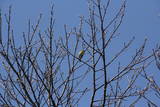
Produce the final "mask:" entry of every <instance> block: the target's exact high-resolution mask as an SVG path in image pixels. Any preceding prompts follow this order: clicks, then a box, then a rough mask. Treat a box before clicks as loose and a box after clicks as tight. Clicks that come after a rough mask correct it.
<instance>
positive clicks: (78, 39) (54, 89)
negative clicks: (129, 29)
mask: <svg viewBox="0 0 160 107" xmlns="http://www.w3.org/2000/svg"><path fill="white" fill-rule="evenodd" d="M111 2H112V1H111V0H89V1H88V4H89V5H88V10H89V16H88V18H86V17H83V16H81V17H80V24H79V26H77V27H74V28H73V29H71V30H69V29H68V27H67V25H64V32H65V33H64V36H62V37H56V36H55V35H54V32H55V30H54V23H55V19H54V9H53V7H52V9H51V13H50V21H49V26H48V27H46V30H45V31H42V30H41V29H40V27H39V26H40V24H41V19H42V18H43V17H42V16H43V15H42V14H41V15H40V16H39V18H38V20H37V24H36V25H32V24H31V21H30V20H29V21H28V29H27V32H23V35H22V38H21V40H23V42H16V40H17V39H16V36H15V35H16V34H14V29H13V28H12V26H11V25H12V18H11V13H12V12H11V7H10V8H9V13H8V15H7V14H6V15H5V22H6V23H7V32H8V34H7V39H6V38H4V36H5V37H6V35H3V32H2V31H1V29H2V15H1V14H0V55H1V63H0V64H1V65H0V66H1V67H3V69H2V71H1V75H0V85H1V88H0V104H1V105H3V106H4V105H5V106H7V107H8V106H9V107H12V106H16V107H23V106H24V107H28V106H33V107H43V106H48V107H59V106H60V107H63V106H65V107H75V106H79V104H80V103H82V102H81V100H82V99H85V97H86V96H87V95H89V96H90V99H88V101H90V103H89V106H90V107H109V106H114V107H121V106H124V105H126V104H128V105H129V106H131V107H134V106H135V104H137V103H138V102H140V100H141V99H143V100H144V101H145V102H146V103H147V104H148V106H149V107H152V106H155V107H157V105H156V104H155V103H154V101H152V100H151V99H150V98H149V97H147V96H146V95H147V93H149V92H150V91H149V90H153V91H154V92H156V93H157V94H158V95H159V87H158V85H156V82H155V81H154V78H151V77H150V76H149V75H148V74H147V73H146V68H147V67H148V66H149V65H151V64H152V62H153V61H156V62H157V58H159V54H157V52H158V51H153V53H150V54H148V55H146V54H145V46H146V43H147V39H145V40H144V42H143V43H142V45H141V46H140V47H139V48H138V49H137V50H136V51H135V53H133V55H132V56H131V57H130V59H125V60H128V62H127V64H123V62H124V61H123V60H120V58H121V56H122V55H124V54H125V55H127V50H128V49H129V48H130V46H131V45H132V43H133V41H134V37H133V38H132V39H131V40H130V41H128V42H127V43H124V45H123V47H121V49H117V53H115V54H113V53H112V50H111V49H109V48H110V47H112V45H113V44H114V43H115V42H113V41H114V39H115V38H120V34H119V33H118V30H119V28H120V26H121V24H122V22H123V18H124V16H125V9H126V1H122V2H121V6H120V8H119V10H118V11H117V13H116V14H115V16H113V17H112V19H107V18H108V15H109V8H110V3H111ZM3 22H4V20H3ZM79 52H83V55H82V54H81V56H80V57H79V56H78V53H79ZM157 55H158V56H157ZM158 67H159V66H158ZM142 78H143V79H144V81H145V85H144V86H140V85H139V84H137V81H141V79H142ZM130 98H132V100H129V99H130ZM126 100H128V101H129V102H128V103H126Z"/></svg>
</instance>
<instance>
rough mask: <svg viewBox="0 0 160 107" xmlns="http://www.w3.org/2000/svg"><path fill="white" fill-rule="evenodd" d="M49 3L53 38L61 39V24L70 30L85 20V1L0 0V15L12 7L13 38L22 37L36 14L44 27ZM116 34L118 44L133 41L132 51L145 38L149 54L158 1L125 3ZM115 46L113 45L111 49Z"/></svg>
mask: <svg viewBox="0 0 160 107" xmlns="http://www.w3.org/2000/svg"><path fill="white" fill-rule="evenodd" d="M51 3H54V4H55V18H56V24H55V29H56V34H57V35H63V33H64V30H63V25H64V24H67V25H68V26H69V27H70V28H72V27H74V26H77V25H78V24H79V18H78V16H81V15H83V16H86V17H87V16H88V12H87V11H88V10H87V2H86V0H54V1H53V0H0V6H1V8H2V11H3V12H7V10H8V7H9V5H12V7H13V13H12V14H13V19H14V25H13V26H14V27H15V33H16V34H22V32H23V31H25V29H26V24H27V20H28V19H31V21H32V22H34V21H35V20H36V19H38V15H39V14H40V13H42V14H43V23H42V28H43V27H44V26H46V23H47V22H48V21H49V20H48V18H49V14H48V13H49V12H50V7H51ZM115 6H117V4H116V3H115ZM119 32H120V34H121V40H120V41H119V42H120V43H123V42H124V41H128V40H130V39H131V37H132V36H135V37H136V39H135V42H134V44H135V45H134V46H133V48H137V47H138V46H139V45H140V44H142V41H143V40H144V38H145V37H147V38H148V45H147V46H148V47H147V52H151V51H152V48H154V47H155V45H156V43H159V42H160V0H128V1H127V8H126V15H125V18H124V21H123V24H122V26H121V28H120V30H119ZM118 46H119V44H118V43H117V46H116V45H115V47H118ZM116 50H117V49H116V48H115V49H113V51H116ZM154 67H155V66H154ZM154 67H153V68H152V69H154V72H153V75H156V74H157V70H156V69H155V68H154Z"/></svg>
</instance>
